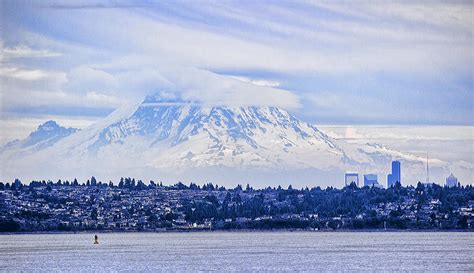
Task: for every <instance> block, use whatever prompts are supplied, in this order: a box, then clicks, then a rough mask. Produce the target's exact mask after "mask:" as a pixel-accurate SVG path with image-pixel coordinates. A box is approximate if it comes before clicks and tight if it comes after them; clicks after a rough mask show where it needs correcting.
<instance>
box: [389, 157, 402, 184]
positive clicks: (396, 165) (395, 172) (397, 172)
mask: <svg viewBox="0 0 474 273" xmlns="http://www.w3.org/2000/svg"><path fill="white" fill-rule="evenodd" d="M397 182H400V184H401V183H402V179H401V169H400V161H397V160H395V161H392V173H391V174H389V175H388V176H387V188H390V187H392V186H395V183H397Z"/></svg>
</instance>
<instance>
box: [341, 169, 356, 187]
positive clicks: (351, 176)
mask: <svg viewBox="0 0 474 273" xmlns="http://www.w3.org/2000/svg"><path fill="white" fill-rule="evenodd" d="M352 183H355V184H356V186H357V187H359V174H358V173H356V172H346V175H345V176H344V184H345V186H349V185H350V184H352Z"/></svg>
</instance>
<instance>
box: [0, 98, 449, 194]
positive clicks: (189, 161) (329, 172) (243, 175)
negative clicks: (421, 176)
mask: <svg viewBox="0 0 474 273" xmlns="http://www.w3.org/2000/svg"><path fill="white" fill-rule="evenodd" d="M0 156H1V159H2V162H5V164H6V168H5V171H4V174H3V176H4V177H3V178H10V176H11V177H13V176H18V170H28V171H24V172H22V173H23V175H24V177H22V178H24V179H42V178H45V179H47V178H51V177H54V178H56V177H57V178H67V177H69V176H71V174H73V175H77V176H79V177H81V176H83V177H88V176H90V175H91V174H94V175H96V176H98V177H104V179H118V178H119V177H121V176H137V177H143V178H146V179H154V180H163V181H168V182H176V181H177V180H180V181H196V182H207V181H212V182H216V183H219V184H223V185H233V184H236V183H252V184H254V185H256V186H267V185H270V184H274V183H275V182H276V183H282V184H293V185H300V186H304V185H318V184H319V185H329V184H333V185H334V184H336V185H337V184H338V183H340V180H341V174H343V172H344V171H345V170H347V169H358V170H378V169H377V168H380V166H384V165H387V164H388V163H389V162H390V160H392V159H393V158H397V159H400V160H402V161H406V162H410V163H411V164H412V165H413V166H418V167H420V168H422V167H423V159H422V158H418V157H416V156H412V155H409V154H404V153H401V152H397V151H395V150H391V149H389V148H388V147H386V146H384V145H383V144H374V143H367V144H366V145H361V144H351V143H348V142H343V141H336V140H334V139H332V138H331V137H329V136H328V135H326V134H325V133H324V132H323V131H321V130H320V129H318V128H317V127H316V126H314V125H311V124H309V123H306V122H303V121H301V120H300V119H298V118H296V117H295V116H293V115H291V114H290V113H289V112H287V111H285V110H283V109H281V108H278V107H273V106H245V107H238V106H223V105H219V106H212V105H203V104H200V103H195V102H192V101H189V100H183V99H180V98H173V97H167V98H163V96H161V95H158V94H157V95H153V96H147V97H146V98H145V99H144V100H143V102H142V103H140V104H138V105H136V106H133V107H128V108H121V109H119V110H117V111H115V112H114V113H112V114H111V115H109V116H108V117H106V118H104V119H102V120H100V121H98V122H96V123H94V124H92V125H91V126H89V127H87V128H84V129H82V130H77V129H73V128H69V129H67V128H64V127H61V126H59V125H58V124H56V123H55V122H54V121H48V122H46V123H45V124H43V125H41V126H40V127H39V128H38V130H37V131H35V132H33V133H32V134H31V135H30V136H29V137H28V138H27V139H25V140H18V141H14V142H11V143H9V144H7V145H5V146H4V147H3V148H2V150H1V154H0ZM437 165H438V166H433V168H436V167H438V168H440V169H445V168H446V164H445V163H444V162H441V161H440V162H438V164H437Z"/></svg>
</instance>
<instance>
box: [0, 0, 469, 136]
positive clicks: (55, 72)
mask: <svg viewBox="0 0 474 273" xmlns="http://www.w3.org/2000/svg"><path fill="white" fill-rule="evenodd" d="M61 2H66V1H36V2H35V1H2V2H1V4H0V5H1V13H2V15H1V16H2V20H0V33H1V35H0V45H1V49H2V50H1V51H2V53H1V54H2V56H1V57H2V58H1V63H2V65H1V68H0V80H1V86H2V88H1V102H2V107H1V114H2V119H7V118H8V119H14V118H17V117H23V118H24V117H29V118H31V119H34V120H37V119H38V117H41V116H44V115H49V116H56V117H60V118H61V119H62V120H65V121H66V123H67V120H68V119H69V120H74V119H77V117H78V116H81V117H84V118H86V119H94V118H99V117H101V116H104V115H106V114H107V113H110V112H111V111H112V110H113V109H115V108H117V107H120V106H122V105H125V104H129V103H137V102H139V101H141V100H142V99H143V98H144V96H145V95H146V94H150V93H155V92H158V91H166V92H171V93H176V94H177V95H179V96H182V97H185V98H189V99H193V100H197V101H201V102H203V103H209V104H238V105H269V104H271V105H276V106H280V107H283V108H285V109H287V110H289V111H290V112H292V113H294V114H295V115H297V116H299V117H301V118H303V119H304V120H306V121H308V122H312V123H315V124H417V125H419V124H435V125H453V124H460V125H473V123H474V122H473V120H474V119H473V116H474V114H473V101H474V98H473V96H474V95H473V71H472V69H473V51H472V48H473V38H472V34H473V33H472V32H473V27H472V25H473V22H472V12H473V4H472V2H468V1H467V2H456V3H453V2H451V1H450V2H430V3H428V2H420V3H416V2H410V3H400V2H390V3H388V2H387V3H382V2H378V3H377V5H374V4H370V1H367V2H364V1H360V2H359V1H358V2H357V3H352V4H351V3H349V2H344V3H343V2H339V1H335V3H329V2H326V1H324V2H318V1H235V2H234V1H213V2H210V1H182V2H181V1H160V2H158V1H156V2H148V1H143V2H140V1H134V2H133V3H132V2H127V1H110V2H108V1H101V2H96V1H67V3H61ZM5 124H13V123H12V122H8V123H5ZM69 124H71V123H69ZM7 129H8V128H7Z"/></svg>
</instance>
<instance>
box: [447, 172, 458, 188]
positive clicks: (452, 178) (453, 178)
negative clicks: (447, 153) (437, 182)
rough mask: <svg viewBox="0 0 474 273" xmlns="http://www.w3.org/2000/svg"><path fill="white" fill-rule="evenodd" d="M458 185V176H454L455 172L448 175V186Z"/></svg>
mask: <svg viewBox="0 0 474 273" xmlns="http://www.w3.org/2000/svg"><path fill="white" fill-rule="evenodd" d="M457 186H458V178H457V177H456V176H454V175H453V174H450V175H449V176H448V177H446V187H448V188H452V187H457Z"/></svg>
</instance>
